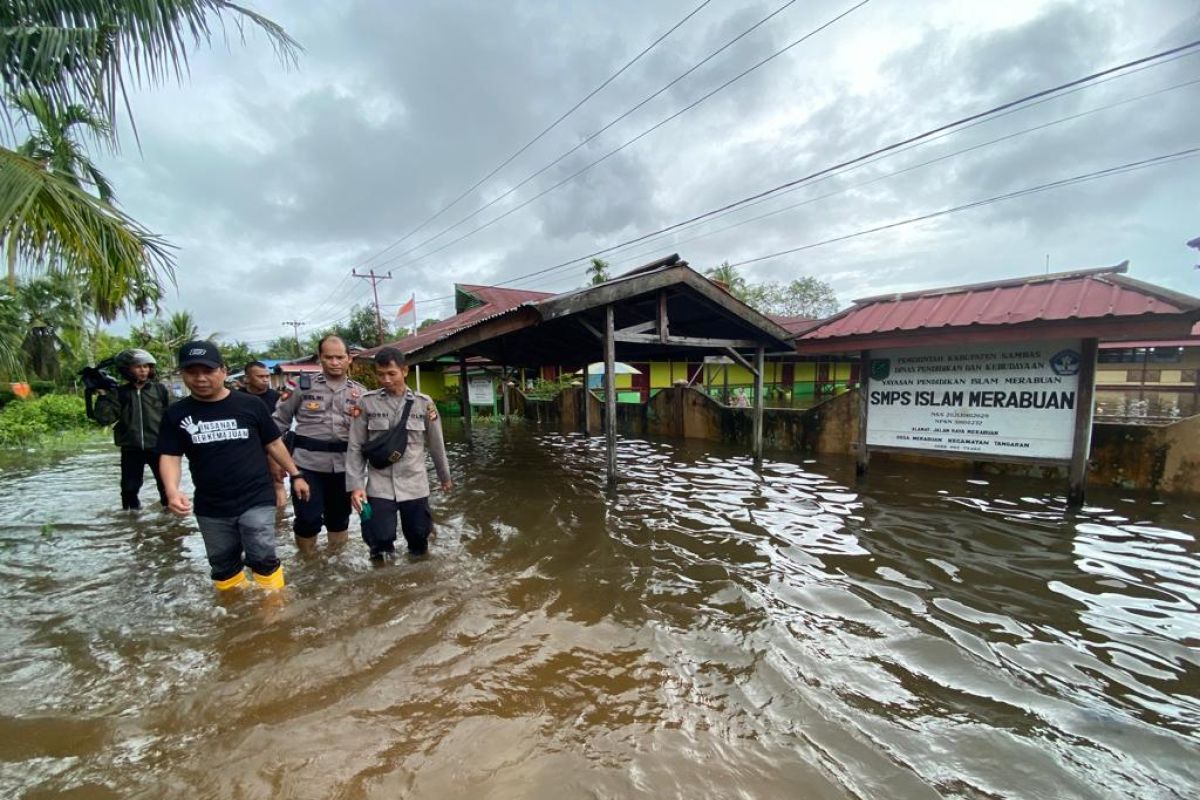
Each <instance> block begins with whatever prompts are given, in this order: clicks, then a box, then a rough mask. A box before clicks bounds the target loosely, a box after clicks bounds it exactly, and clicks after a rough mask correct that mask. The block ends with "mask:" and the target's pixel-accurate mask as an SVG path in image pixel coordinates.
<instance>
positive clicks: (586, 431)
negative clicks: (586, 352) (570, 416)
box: [583, 361, 592, 436]
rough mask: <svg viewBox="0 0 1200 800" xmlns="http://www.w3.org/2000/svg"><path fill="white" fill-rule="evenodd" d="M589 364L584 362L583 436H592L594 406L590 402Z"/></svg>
mask: <svg viewBox="0 0 1200 800" xmlns="http://www.w3.org/2000/svg"><path fill="white" fill-rule="evenodd" d="M588 366H589V365H588V362H586V361H585V362H583V435H584V436H591V435H592V404H591V403H589V402H588V399H589V398H588V394H589V392H588V382H589V375H588Z"/></svg>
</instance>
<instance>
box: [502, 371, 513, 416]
mask: <svg viewBox="0 0 1200 800" xmlns="http://www.w3.org/2000/svg"><path fill="white" fill-rule="evenodd" d="M500 391H501V392H502V395H501V396H502V397H503V405H504V424H505V425H507V424H508V415H509V414H510V413H511V410H510V408H509V405H508V367H506V366H504V365H501V366H500Z"/></svg>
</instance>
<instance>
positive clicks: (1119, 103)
mask: <svg viewBox="0 0 1200 800" xmlns="http://www.w3.org/2000/svg"><path fill="white" fill-rule="evenodd" d="M1198 83H1200V78H1195V79H1193V80H1190V81H1184V82H1183V83H1177V84H1174V85H1172V86H1167V87H1164V88H1162V89H1158V90H1156V91H1153V92H1146V93H1144V94H1140V95H1137V96H1136V97H1128V98H1125V99H1124V100H1119V101H1117V102H1114V103H1108V104H1106V105H1103V106H1099V107H1097V108H1091V109H1088V110H1087V111H1080V112H1078V113H1075V114H1070V115H1068V116H1065V117H1060V118H1058V119H1055V120H1052V121H1050V122H1045V123H1042V124H1040V125H1034V126H1033V127H1029V128H1024V129H1022V130H1019V131H1015V132H1013V133H1009V134H1006V135H1004V136H1000V137H997V138H995V139H990V140H988V141H986V142H981V143H979V144H975V145H972V146H970V147H964V148H962V149H959V150H955V151H953V152H951V153H946V154H944V155H941V156H938V157H936V158H931V159H928V160H926V161H922V162H920V163H918V164H913V165H912V166H908V167H905V168H904V169H899V170H895V171H892V172H888V173H885V174H883V175H877V176H876V177H874V178H870V179H868V180H864V181H859V182H858V183H852V184H850V185H848V186H843V187H842V188H840V189H835V190H833V191H831V192H826V193H825V194H821V195H817V196H816V197H810V198H807V199H805V200H802V201H800V202H798V203H792V204H791V205H787V206H784V207H783V208H778V209H775V210H774V211H768V212H767V213H765V214H759V215H757V216H754V217H750V218H748V219H744V220H740V221H738V222H735V223H733V224H731V225H726V226H725V227H723V228H718V229H716V230H712V231H707V232H705V233H701V234H698V235H696V236H692V237H689V238H686V239H680V240H673V241H672V247H675V246H677V245H679V244H686V243H688V242H694V241H697V240H699V239H705V238H707V237H709V236H716V235H717V234H720V233H725V232H726V231H730V230H733V229H734V228H739V227H741V226H743V225H748V224H750V223H752V222H758V221H760V220H763V219H767V218H768V217H773V216H776V215H778V214H782V213H784V212H787V211H792V210H795V209H797V208H800V207H802V206H806V205H811V204H812V203H816V202H819V201H821V200H825V199H828V198H830V197H833V196H835V195H839V194H844V193H846V192H849V191H852V190H854V189H860V188H862V187H864V186H869V185H870V184H873V183H878V182H880V181H883V180H887V179H889V178H894V177H896V176H897V175H903V174H905V173H908V172H913V171H915V170H918V169H922V168H924V167H927V166H930V165H932V164H936V163H939V162H941V161H946V160H948V159H951V158H954V157H956V156H960V155H963V154H964V153H970V152H972V151H975V150H981V149H983V148H985V147H989V146H991V145H993V144H998V143H1000V142H1006V141H1009V140H1010V139H1015V138H1017V137H1019V136H1024V135H1026V134H1029V133H1034V132H1036V131H1040V130H1045V129H1047V128H1050V127H1053V126H1055V125H1061V124H1062V123H1064V122H1071V121H1073V120H1076V119H1080V118H1082V117H1086V116H1091V115H1092V114H1098V113H1100V112H1102V111H1108V110H1111V109H1113V108H1118V107H1120V106H1123V105H1128V104H1129V103H1134V102H1137V101H1139V100H1145V99H1147V98H1150V97H1155V96H1157V95H1160V94H1164V93H1166V92H1171V91H1175V90H1177V89H1183V88H1186V87H1188V86H1194V85H1196V84H1198ZM796 188H801V187H796ZM789 191H791V190H789ZM660 249H661V248H660V247H655V248H652V249H650V250H645V251H642V252H641V253H637V254H634V255H632V256H627V257H625V258H623V259H622V261H637V260H641V259H645V258H646V257H647V256H648V255H650V254H653V253H655V252H658V251H659V250H660Z"/></svg>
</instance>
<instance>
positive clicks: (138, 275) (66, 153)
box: [0, 0, 299, 360]
mask: <svg viewBox="0 0 1200 800" xmlns="http://www.w3.org/2000/svg"><path fill="white" fill-rule="evenodd" d="M226 22H232V23H233V24H234V25H236V26H237V28H238V29H239V31H240V32H242V33H244V32H245V30H246V29H247V28H257V29H258V30H260V31H262V32H264V33H265V34H266V35H267V37H268V38H269V39H270V41H271V43H272V44H273V45H274V46H275V49H276V52H277V53H278V54H279V55H280V56H281V57H282V58H283V59H284V60H285V61H286V62H292V61H294V59H295V54H296V52H297V51H298V49H299V46H298V45H297V44H296V43H295V42H294V41H293V40H292V39H291V37H289V36H288V35H287V33H286V32H284V31H283V29H282V28H280V27H279V26H278V25H277V24H275V23H274V22H272V21H271V20H269V19H267V18H265V17H263V16H261V15H258V14H256V13H254V12H252V11H249V10H247V9H244V8H242V7H240V6H239V5H237V4H235V3H232V2H228V0H154V2H149V3H148V2H143V0H41V1H40V2H6V3H0V31H2V34H0V80H3V89H2V90H0V98H2V102H0V113H2V114H3V116H4V124H2V125H0V140H7V141H4V142H3V145H0V252H2V253H3V254H4V256H5V257H6V260H7V271H8V274H9V286H10V288H15V286H16V273H17V268H18V265H20V266H22V267H24V268H25V269H27V270H30V271H36V272H37V273H38V274H45V273H47V272H50V271H58V272H61V273H63V274H65V275H68V276H71V277H72V278H73V279H74V280H75V281H76V285H77V287H79V289H78V294H77V296H79V297H82V298H83V299H84V300H86V301H87V303H88V305H89V307H90V309H91V310H92V311H93V312H95V314H97V315H98V316H99V317H100V318H102V319H104V320H108V321H111V320H112V319H114V318H115V317H116V315H117V314H118V313H119V312H120V310H121V309H122V308H126V307H128V306H129V305H132V306H134V307H135V308H137V309H138V310H146V309H148V308H149V307H151V306H152V305H153V304H155V303H157V299H158V297H160V296H161V285H160V283H159V278H160V277H162V276H165V277H168V278H173V270H174V260H173V256H172V254H171V252H170V248H169V246H168V245H167V244H166V242H165V241H163V240H162V239H161V238H160V237H158V236H157V235H155V234H153V233H151V232H149V231H148V230H147V229H145V228H143V227H142V226H141V225H139V224H138V223H137V222H136V221H134V220H133V219H132V218H131V217H129V216H127V215H126V214H125V213H123V212H122V211H120V210H119V209H118V208H117V207H116V206H115V205H114V204H113V201H112V189H111V187H110V186H109V185H108V182H107V181H106V180H105V179H104V176H103V175H101V174H100V173H99V171H98V170H96V169H95V166H94V165H93V164H92V162H91V161H90V160H89V159H88V157H87V154H86V153H85V151H84V148H82V147H81V146H80V145H79V139H78V138H77V137H78V132H77V130H76V129H77V128H82V129H84V130H85V131H86V133H87V135H90V136H91V137H92V138H93V139H94V140H95V141H98V142H102V143H105V144H108V145H109V146H111V147H114V148H115V145H116V137H115V134H114V133H113V123H114V121H115V116H116V113H117V109H119V108H124V109H126V110H128V109H130V108H131V105H130V103H129V98H128V96H127V95H126V87H128V86H142V85H155V84H161V83H164V82H166V81H168V80H169V79H170V78H172V77H174V78H175V79H180V78H182V77H183V75H184V74H185V73H186V70H187V63H188V56H189V54H190V53H191V52H192V51H193V50H194V49H195V48H196V47H199V46H201V45H204V44H207V43H208V42H209V41H210V40H211V38H212V37H213V35H214V34H216V35H217V38H218V39H223V38H224V36H225V35H226V34H227V33H228V31H227V30H226V29H225V27H224V26H225V23H226ZM131 121H132V120H131ZM22 129H25V130H27V131H28V133H29V134H30V136H29V138H28V139H27V140H26V141H24V142H20V141H18V140H17V139H18V137H19V136H21V134H22V132H23V131H22ZM82 315H83V313H82V309H81V310H80V316H82ZM6 354H10V351H9V349H7V343H6V342H4V341H0V360H3V358H4V357H5V355H6Z"/></svg>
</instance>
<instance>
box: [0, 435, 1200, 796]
mask: <svg viewBox="0 0 1200 800" xmlns="http://www.w3.org/2000/svg"><path fill="white" fill-rule="evenodd" d="M450 439H451V441H450V451H451V462H452V466H453V470H454V473H455V475H456V478H457V480H458V487H457V488H456V489H455V490H454V492H453V493H452V494H450V495H448V496H441V495H435V500H434V513H435V517H436V519H437V521H438V525H439V528H438V535H437V539H436V541H435V543H434V544H433V547H432V553H433V555H432V557H430V558H427V559H425V560H422V561H417V562H409V561H403V560H402V561H399V562H397V563H396V564H393V565H389V566H387V567H383V568H374V567H372V566H371V565H370V564H369V563H368V560H367V558H366V553H365V548H364V547H363V545H362V544H361V542H353V543H352V544H351V546H350V547H348V548H347V549H345V550H343V551H342V552H340V553H336V554H323V555H321V556H319V557H317V558H315V559H313V560H308V561H304V560H300V559H299V558H298V556H297V554H296V552H295V549H294V547H293V546H292V545H291V544H290V541H289V540H290V535H288V534H287V533H286V530H282V531H281V534H280V543H281V553H282V556H283V558H284V564H285V570H286V573H287V578H288V581H289V588H288V590H287V591H286V593H285V594H284V595H282V596H277V597H276V599H275V601H271V600H268V599H265V596H264V595H262V594H260V593H259V592H257V590H253V591H248V592H245V593H243V594H241V595H240V596H238V597H236V598H234V599H231V600H229V601H227V602H221V601H218V600H217V599H216V598H215V596H214V593H213V591H212V589H211V586H210V584H209V582H208V579H207V571H206V565H205V561H204V555H203V548H202V545H201V541H200V537H199V535H198V533H197V532H196V530H195V526H194V523H193V522H192V521H190V520H189V521H184V522H178V521H173V520H172V519H171V518H169V517H167V516H166V515H165V514H162V513H160V512H155V511H144V512H141V513H140V515H136V516H135V515H131V514H129V513H123V512H120V511H118V510H116V506H117V500H118V496H117V490H116V484H117V457H116V452H115V450H114V449H113V448H111V447H95V448H91V449H89V450H87V451H85V452H82V453H80V454H77V455H74V456H71V457H69V458H66V459H63V460H59V461H57V462H54V463H46V462H40V463H30V464H26V465H24V466H22V467H11V466H10V467H8V468H7V469H5V471H4V472H3V473H0V479H2V480H0V797H5V798H8V797H26V798H44V797H67V798H100V799H101V800H103V799H104V798H160V797H189V798H190V797H196V798H226V797H228V798H243V799H250V800H253V799H256V798H320V799H321V800H326V799H328V798H364V797H379V798H397V797H406V798H453V797H470V798H554V799H555V800H560V799H562V798H623V797H653V798H775V797H803V798H850V797H854V798H936V797H959V798H972V799H974V798H1194V797H1196V796H1198V794H1200V791H1198V787H1200V758H1197V755H1198V751H1200V733H1198V732H1197V731H1198V727H1197V723H1198V722H1200V697H1198V695H1200V653H1198V651H1197V644H1198V643H1200V613H1198V611H1197V606H1196V603H1197V599H1198V598H1200V547H1198V545H1197V535H1198V534H1200V522H1198V521H1197V519H1196V516H1195V513H1194V512H1193V511H1192V509H1190V508H1188V507H1187V506H1186V505H1184V504H1181V503H1178V502H1166V503H1163V502H1158V501H1155V500H1153V499H1152V498H1149V497H1145V496H1137V495H1132V494H1111V495H1110V494H1105V493H1102V492H1095V493H1093V496H1092V497H1091V498H1090V500H1091V502H1093V503H1094V504H1095V505H1092V506H1090V507H1088V508H1086V509H1084V510H1083V511H1082V512H1080V513H1074V514H1072V513H1066V512H1065V511H1064V510H1063V501H1062V498H1061V496H1060V494H1059V492H1060V490H1061V488H1062V487H1060V486H1058V485H1051V484H1043V483H1039V482H1035V481H1026V480H1017V479H1004V480H990V482H984V481H981V480H970V479H968V477H964V476H962V475H960V474H959V473H956V472H937V471H932V470H928V469H922V470H913V469H907V468H906V469H895V468H893V469H891V470H889V469H882V468H880V469H876V471H875V473H874V474H873V475H872V476H871V479H870V482H869V483H868V484H867V485H865V486H862V487H856V486H855V484H854V483H853V478H852V474H851V473H850V472H849V471H848V465H847V464H846V463H845V462H843V461H829V460H825V459H822V460H819V461H816V462H802V461H799V460H793V461H784V460H775V461H768V462H767V463H766V465H765V467H764V469H763V471H762V473H761V476H760V475H758V474H756V473H755V472H754V471H753V470H752V468H751V464H750V462H749V460H748V459H747V458H746V457H745V456H744V455H743V454H741V453H739V452H736V451H730V450H727V449H724V448H721V447H717V446H710V445H685V444H683V443H681V442H663V441H653V442H646V441H623V442H622V444H621V450H620V463H621V466H622V469H623V470H624V472H625V474H626V480H625V482H624V483H623V484H622V486H621V489H620V491H619V492H618V493H617V494H615V495H609V494H607V493H606V491H605V488H604V481H603V457H602V450H601V449H600V448H601V444H602V440H601V439H598V438H594V439H592V440H591V441H590V442H587V441H586V440H584V439H583V438H582V437H580V436H578V435H562V434H559V433H557V432H551V431H545V430H537V429H535V428H532V427H530V426H526V425H520V424H514V425H512V426H511V427H500V426H479V427H477V428H476V431H475V435H474V441H473V443H472V445H471V446H470V447H468V446H467V445H466V444H465V443H464V442H463V440H462V436H461V433H458V432H455V431H453V430H452V431H451V434H450ZM151 493H152V492H151V490H150V489H148V488H147V489H144V490H143V498H144V500H147V499H149V497H150V495H151Z"/></svg>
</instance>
